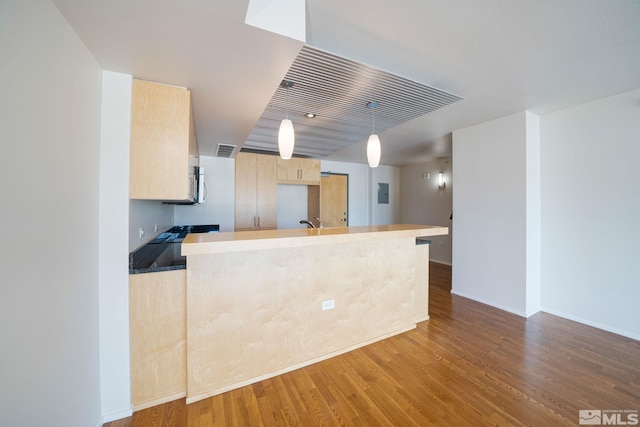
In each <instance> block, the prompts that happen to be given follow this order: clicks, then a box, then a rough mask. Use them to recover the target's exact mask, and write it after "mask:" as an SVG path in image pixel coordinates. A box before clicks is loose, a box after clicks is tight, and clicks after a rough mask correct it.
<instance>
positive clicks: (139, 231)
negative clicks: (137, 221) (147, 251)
mask: <svg viewBox="0 0 640 427" xmlns="http://www.w3.org/2000/svg"><path fill="white" fill-rule="evenodd" d="M142 236H144V228H142V227H140V228H139V229H138V238H139V239H142Z"/></svg>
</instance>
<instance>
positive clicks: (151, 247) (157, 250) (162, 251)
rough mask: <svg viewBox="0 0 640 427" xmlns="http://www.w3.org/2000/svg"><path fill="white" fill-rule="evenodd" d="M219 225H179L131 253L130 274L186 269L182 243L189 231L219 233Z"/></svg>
mask: <svg viewBox="0 0 640 427" xmlns="http://www.w3.org/2000/svg"><path fill="white" fill-rule="evenodd" d="M218 231H220V226H219V225H177V226H175V227H172V228H171V229H169V230H167V231H165V232H164V233H160V234H159V235H158V236H156V238H155V239H153V240H151V241H150V242H149V243H147V244H145V245H144V246H142V247H140V248H138V249H136V250H135V251H133V252H131V253H130V254H129V274H139V273H154V272H158V271H170V270H184V269H185V268H187V258H186V257H184V256H182V255H180V244H181V243H182V241H183V240H184V238H185V237H186V236H187V234H189V233H217V232H218Z"/></svg>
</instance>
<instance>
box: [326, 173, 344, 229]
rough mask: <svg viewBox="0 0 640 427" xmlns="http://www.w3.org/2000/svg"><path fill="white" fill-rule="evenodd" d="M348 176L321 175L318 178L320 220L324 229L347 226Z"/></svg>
mask: <svg viewBox="0 0 640 427" xmlns="http://www.w3.org/2000/svg"><path fill="white" fill-rule="evenodd" d="M348 188H349V175H341V174H323V175H322V177H321V178H320V220H321V221H322V225H323V226H325V227H346V226H347V225H349V220H348V218H349V216H348V206H349V192H348Z"/></svg>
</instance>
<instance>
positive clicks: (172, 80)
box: [54, 0, 640, 165]
mask: <svg viewBox="0 0 640 427" xmlns="http://www.w3.org/2000/svg"><path fill="white" fill-rule="evenodd" d="M265 1H269V0H265ZM287 1H299V0H284V1H283V0H273V2H275V3H286V2H287ZM54 3H55V4H56V5H57V7H58V9H59V10H60V11H61V13H62V14H63V15H64V16H65V18H66V19H67V20H68V21H69V23H70V24H71V25H72V27H73V28H74V30H75V31H76V32H77V34H78V35H79V36H80V38H81V39H82V40H83V42H84V43H85V45H86V46H87V47H88V49H89V50H90V51H91V52H92V54H93V55H94V57H95V58H96V60H97V61H98V62H99V63H100V65H101V66H102V67H103V69H105V70H110V71H115V72H121V73H126V74H131V75H133V76H134V77H135V78H141V79H145V80H151V81H157V82H162V83H167V84H172V85H177V86H183V87H187V88H189V89H191V91H192V98H193V109H194V114H195V123H196V134H197V138H198V144H199V147H200V152H201V154H203V155H215V153H216V148H217V146H218V144H229V145H238V146H242V145H244V144H245V142H246V141H247V140H248V139H249V137H250V135H252V132H254V129H256V125H257V124H259V122H260V120H261V118H263V114H265V113H266V111H267V110H268V107H269V104H270V103H271V102H272V98H274V95H276V97H278V96H280V95H278V93H279V91H282V89H279V85H280V82H281V81H282V80H283V79H284V78H285V77H286V76H287V73H288V72H289V69H290V67H291V66H292V64H294V62H295V61H296V58H297V56H298V54H299V53H300V52H301V49H303V47H304V46H305V45H306V46H307V47H306V48H305V49H313V50H317V51H321V52H326V53H328V54H331V55H335V56H338V57H341V58H344V59H346V60H349V61H353V62H354V63H358V64H361V65H363V66H366V67H367V68H370V69H375V70H379V71H384V72H387V73H389V74H391V75H395V76H397V77H399V78H401V79H404V80H406V81H410V82H414V83H419V84H421V85H424V86H429V87H433V88H437V89H439V90H442V91H444V92H446V93H449V94H454V95H457V96H459V97H460V98H462V100H460V101H457V102H454V103H452V104H450V105H447V106H444V107H442V108H440V109H437V110H435V111H433V112H429V113H428V114H423V115H418V116H416V117H415V118H409V120H408V121H400V122H399V124H395V123H391V124H390V125H389V126H388V128H386V127H385V129H386V130H383V129H382V128H380V129H378V133H379V135H380V139H381V141H382V159H381V164H386V165H404V164H409V163H416V162H425V161H428V160H431V159H433V158H437V157H442V156H447V155H449V154H450V153H451V132H452V131H453V130H456V129H460V128H463V127H466V126H469V125H472V124H476V123H480V122H483V121H487V120H491V119H494V118H498V117H502V116H505V115H508V114H512V113H516V112H518V111H522V110H525V109H527V110H530V111H532V112H533V113H536V114H546V113H549V112H552V111H556V110H558V109H562V108H566V107H570V106H573V105H576V104H579V103H583V102H588V101H591V100H595V99H599V98H602V97H606V96H610V95H614V94H617V93H621V92H625V91H628V90H632V89H637V88H640V2H639V1H637V0H616V1H609V0H564V1H562V2H558V1H557V0H537V1H533V0H511V1H507V0H482V1H478V0H449V1H444V0H403V1H401V2H389V1H386V0H353V1H348V2H345V1H344V0H307V1H306V5H307V9H306V41H305V43H302V42H301V41H298V40H294V39H291V38H288V37H284V36H281V35H278V34H275V33H272V32H269V31H265V30H261V29H259V28H256V27H253V26H249V25H246V24H245V23H244V20H245V15H246V12H247V7H248V4H249V1H248V0H214V1H212V0H183V1H163V2H158V1H157V0H136V1H131V0H54ZM323 73H324V74H326V72H323ZM321 74H322V73H321ZM295 88H296V86H295V82H294V87H293V88H291V89H289V96H292V94H293V91H294V90H295ZM370 100H371V99H367V100H365V102H364V104H366V101H370ZM362 105H363V103H362V102H361V103H360V106H362ZM384 105H385V103H382V102H381V105H380V107H379V108H378V109H376V110H379V113H380V116H381V117H380V119H379V122H380V124H382V123H383V122H384V120H383V119H382V117H383V115H382V113H383V112H382V109H383V107H384ZM321 107H323V105H319V106H318V110H317V111H320V108H321ZM325 107H326V106H325ZM305 108H306V106H305ZM365 110H366V108H365ZM377 113H378V112H376V114H377ZM364 114H365V115H367V114H370V111H364ZM367 117H368V116H367ZM290 118H291V119H292V121H293V122H294V127H295V128H296V136H297V137H298V136H299V137H300V138H302V135H303V133H304V129H305V128H307V127H313V126H311V125H308V124H307V123H305V122H302V121H298V119H297V118H295V119H294V117H290ZM272 120H273V119H272ZM300 120H302V118H301V119H300ZM314 120H315V119H314ZM318 123H321V120H319V121H318ZM363 126H364V125H354V126H353V127H351V126H346V125H345V126H343V127H342V128H341V129H343V131H344V134H345V136H344V138H340V139H341V140H342V139H344V141H347V143H344V142H343V143H341V144H335V146H334V147H332V148H331V149H326V147H325V149H324V150H317V151H315V152H314V151H313V150H312V148H313V147H312V148H311V149H310V151H309V152H308V153H307V155H315V156H316V157H321V158H326V159H330V160H337V161H349V162H357V163H366V149H365V141H366V135H365V136H364V137H362V138H361V137H359V135H360V134H359V133H357V132H360V133H361V132H362V130H361V131H357V129H359V128H363ZM253 139H255V138H253ZM254 142H255V141H254ZM251 143H252V142H251V141H249V142H247V145H250V144H251ZM603 143H604V142H603ZM322 144H324V145H326V144H327V142H326V141H323V142H322ZM301 149H302V147H301ZM314 153H315V154H314ZM325 154H326V155H325Z"/></svg>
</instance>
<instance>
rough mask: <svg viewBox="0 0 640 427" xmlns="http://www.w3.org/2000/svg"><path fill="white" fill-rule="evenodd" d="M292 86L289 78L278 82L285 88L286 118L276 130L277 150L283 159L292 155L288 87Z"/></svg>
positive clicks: (293, 140) (292, 140) (292, 139)
mask: <svg viewBox="0 0 640 427" xmlns="http://www.w3.org/2000/svg"><path fill="white" fill-rule="evenodd" d="M292 86H293V82H292V81H289V80H283V81H282V82H281V83H280V87H283V88H285V89H286V91H287V93H286V107H287V115H286V118H285V119H283V120H282V122H281V123H280V130H279V131H278V151H279V152H280V157H281V158H282V159H284V160H289V159H290V158H291V156H292V155H293V146H294V145H295V133H294V131H293V123H292V122H291V120H289V88H290V87H292Z"/></svg>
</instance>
